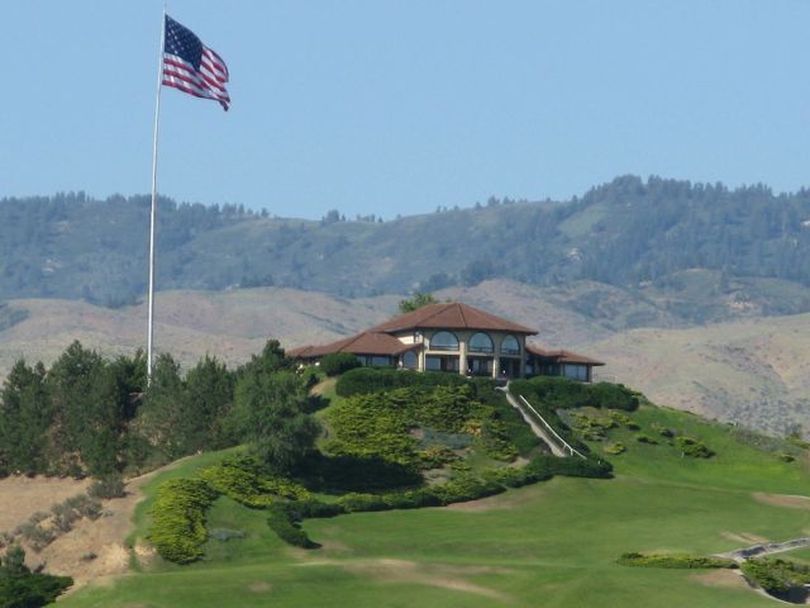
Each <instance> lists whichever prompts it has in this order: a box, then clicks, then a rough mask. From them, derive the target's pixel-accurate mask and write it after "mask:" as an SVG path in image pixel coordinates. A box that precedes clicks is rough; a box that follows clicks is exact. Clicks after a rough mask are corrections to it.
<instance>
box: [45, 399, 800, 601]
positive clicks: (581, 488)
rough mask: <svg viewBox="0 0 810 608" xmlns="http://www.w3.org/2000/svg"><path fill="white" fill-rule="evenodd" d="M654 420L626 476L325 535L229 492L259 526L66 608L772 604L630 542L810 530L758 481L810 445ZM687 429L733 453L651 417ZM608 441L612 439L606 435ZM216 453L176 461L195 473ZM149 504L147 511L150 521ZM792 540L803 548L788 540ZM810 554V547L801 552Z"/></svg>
mask: <svg viewBox="0 0 810 608" xmlns="http://www.w3.org/2000/svg"><path fill="white" fill-rule="evenodd" d="M632 417H633V418H634V419H635V420H636V421H637V423H638V424H640V425H641V426H642V430H641V431H630V430H627V429H617V430H614V431H611V437H610V439H609V441H614V440H619V441H622V442H623V443H625V445H627V447H628V451H627V452H625V453H624V454H622V455H619V456H616V457H614V458H612V459H611V460H612V461H613V462H614V464H615V466H616V473H617V476H616V478H615V479H612V480H592V479H572V478H555V479H553V480H551V481H549V482H545V483H540V484H537V485H534V486H531V487H527V488H523V489H520V490H512V491H509V492H507V493H505V494H503V495H500V496H496V497H493V498H489V499H486V500H483V501H479V502H476V503H474V504H472V505H457V506H454V507H449V508H432V509H422V510H417V511H391V512H384V513H362V514H353V515H344V516H340V517H337V518H334V519H322V520H307V521H306V522H305V524H304V526H305V528H306V530H307V531H308V532H309V534H310V536H311V537H312V538H313V540H316V541H318V542H320V543H322V544H323V547H322V548H321V549H317V550H313V551H304V550H299V549H293V548H291V547H289V546H287V545H284V544H283V543H282V542H281V541H279V540H278V538H276V537H275V536H274V535H273V534H272V533H271V532H270V531H269V529H268V528H267V525H266V524H265V514H264V513H263V512H261V511H250V510H248V509H245V508H244V507H241V506H239V505H238V504H237V503H235V502H233V501H231V500H229V499H227V498H221V499H219V500H218V501H217V502H216V503H215V505H214V508H213V509H212V511H211V512H210V515H209V522H208V525H209V529H214V528H228V529H237V530H241V531H243V532H245V533H246V538H244V539H231V540H229V541H227V542H221V541H214V540H210V541H209V543H208V547H207V558H206V560H205V561H203V562H200V563H197V564H192V565H190V566H182V567H180V566H173V565H170V564H166V563H163V562H156V563H154V564H152V565H151V566H147V567H145V568H144V571H143V572H140V573H133V574H132V575H129V576H125V577H122V578H120V579H118V580H117V581H116V582H115V583H114V584H112V585H108V586H98V587H89V588H86V589H83V590H80V591H78V592H77V593H75V594H73V595H71V596H69V597H67V598H65V599H64V600H62V601H60V604H61V605H62V606H64V607H66V608H76V607H80V608H85V607H91V606H97V607H105V608H107V607H121V608H124V607H129V608H134V607H136V606H138V607H140V608H147V607H158V606H160V607H167V608H168V607H185V606H188V607H192V606H193V607H195V608H198V607H207V606H211V607H218V608H219V607H222V606H233V607H237V606H239V607H241V606H256V607H262V606H268V607H269V606H273V607H283V606H295V607H298V606H351V607H352V608H363V607H366V606H368V607H378V606H391V607H395V606H398V607H407V606H418V607H420V608H424V607H428V606H437V607H442V608H445V607H453V606H459V607H462V606H463V607H473V608H474V607H477V606H482V607H484V606H487V607H489V606H526V607H529V606H531V607H535V606H544V607H557V606H559V607H572V608H573V607H577V608H578V607H582V606H599V607H608V608H609V607H614V606H615V607H618V606H631V605H643V606H647V607H655V606H662V607H663V606H666V607H667V608H671V607H673V606H675V607H677V606H689V607H702V606H706V607H726V606H741V607H743V606H772V605H773V600H769V599H767V598H764V597H762V596H760V595H757V594H756V593H754V592H752V591H751V590H749V589H748V588H747V587H746V586H745V584H744V583H742V582H741V581H740V580H739V579H738V578H737V577H736V575H735V574H733V573H730V572H726V571H722V572H708V571H683V570H659V569H651V568H629V567H623V566H619V565H617V564H616V563H615V560H616V558H617V557H618V556H619V554H621V553H623V552H626V551H641V552H653V551H678V552H689V553H714V552H719V551H726V550H730V549H733V548H737V547H740V546H744V545H746V544H750V543H746V542H744V541H741V540H740V539H739V537H736V538H735V535H746V534H747V535H756V536H759V537H764V538H768V539H773V540H785V539H788V538H793V537H797V536H802V535H805V534H808V533H810V511H808V510H803V509H797V508H787V507H779V506H774V505H773V504H766V503H764V502H762V501H760V500H757V499H756V498H755V497H754V496H753V492H778V493H786V494H808V495H810V473H808V467H807V465H806V463H805V461H804V459H800V460H799V461H797V462H793V463H785V462H782V461H780V460H779V459H778V458H777V457H776V456H775V455H774V454H770V453H765V452H762V451H759V450H756V449H754V448H753V447H750V446H749V445H746V444H743V443H741V442H739V441H736V440H735V439H734V437H733V436H732V434H731V432H730V430H729V429H728V427H725V426H720V425H713V424H708V423H705V422H703V421H701V420H700V419H699V418H697V417H694V416H690V415H686V414H683V413H681V412H676V411H673V410H662V409H657V408H650V407H645V408H643V409H642V410H640V411H639V412H637V413H635V414H633V415H632ZM653 421H656V422H658V423H659V424H664V425H666V426H669V427H672V428H675V429H677V430H678V431H679V432H681V433H685V434H688V435H690V436H693V437H695V438H698V439H700V440H702V441H704V442H705V443H706V444H707V445H708V446H709V447H710V448H712V449H713V450H715V451H716V452H717V455H716V456H715V457H714V458H712V459H708V460H696V459H690V458H681V456H680V453H679V452H678V450H677V449H676V448H675V447H673V446H669V445H667V444H666V443H661V444H659V445H656V446H648V445H643V444H639V443H637V442H636V441H635V439H634V437H635V435H637V434H638V433H639V432H641V433H645V434H648V435H652V432H651V431H650V430H649V425H650V424H651V423H652V422H653ZM591 445H592V446H593V448H594V449H596V450H599V449H601V444H600V443H593V444H591ZM216 457H217V455H204V456H202V457H199V458H196V459H191V460H188V461H186V462H184V463H183V464H182V465H181V467H179V468H177V469H175V470H173V471H170V472H168V473H165V474H163V475H161V476H159V477H158V478H156V479H155V480H154V481H152V482H151V483H150V484H149V486H148V487H147V494H148V495H151V493H152V492H153V491H154V486H155V485H156V483H158V482H159V481H161V480H163V479H165V478H166V477H167V476H178V475H187V474H189V473H190V472H191V471H192V469H193V468H194V467H198V466H201V465H200V463H201V461H204V463H208V462H210V461H211V460H213V459H215V458H216ZM145 509H146V506H144V507H143V508H141V509H140V510H139V513H138V515H137V523H138V530H137V531H136V535H137V534H142V533H143V530H144V525H145V522H146V518H145V515H144V514H145ZM786 555H789V554H786ZM800 555H801V556H802V557H804V556H805V555H810V554H808V553H807V552H803V553H802V552H797V557H798V556H800Z"/></svg>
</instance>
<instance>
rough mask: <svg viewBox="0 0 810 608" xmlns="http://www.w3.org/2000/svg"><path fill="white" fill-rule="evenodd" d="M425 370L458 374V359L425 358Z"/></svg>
mask: <svg viewBox="0 0 810 608" xmlns="http://www.w3.org/2000/svg"><path fill="white" fill-rule="evenodd" d="M425 368H426V369H427V370H428V371H434V372H458V357H447V356H444V357H441V356H435V355H434V356H427V357H425Z"/></svg>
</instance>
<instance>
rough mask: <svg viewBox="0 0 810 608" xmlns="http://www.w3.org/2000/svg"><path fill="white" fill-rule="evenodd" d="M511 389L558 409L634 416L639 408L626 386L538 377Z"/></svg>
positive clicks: (515, 382)
mask: <svg viewBox="0 0 810 608" xmlns="http://www.w3.org/2000/svg"><path fill="white" fill-rule="evenodd" d="M510 386H511V392H512V393H515V394H522V395H524V396H525V397H526V398H527V399H529V400H530V401H532V397H534V398H535V399H536V400H538V401H541V402H544V403H547V404H549V405H550V406H553V407H554V409H571V408H577V407H586V406H591V407H596V408H602V409H614V410H626V411H629V412H631V411H634V410H636V409H638V406H639V398H638V394H637V393H636V392H634V391H632V390H630V389H629V388H627V387H626V386H624V385H623V384H613V383H610V382H597V383H596V384H585V383H583V382H576V381H574V380H568V379H567V378H554V377H551V378H550V377H547V376H537V377H535V378H532V379H531V380H513V381H512V383H511V385H510ZM532 405H534V401H532Z"/></svg>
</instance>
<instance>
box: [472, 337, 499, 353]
mask: <svg viewBox="0 0 810 608" xmlns="http://www.w3.org/2000/svg"><path fill="white" fill-rule="evenodd" d="M468 350H469V351H470V352H471V353H487V354H489V353H493V352H495V345H494V344H492V338H490V337H489V335H488V334H485V333H477V334H475V335H473V336H472V337H471V338H470V343H469V348H468Z"/></svg>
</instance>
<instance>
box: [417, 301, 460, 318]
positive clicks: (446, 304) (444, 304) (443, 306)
mask: <svg viewBox="0 0 810 608" xmlns="http://www.w3.org/2000/svg"><path fill="white" fill-rule="evenodd" d="M436 303H437V304H438V305H439V306H440V307H441V308H439V309H437V310H436V312H434V313H433V314H430V315H428V316H426V317H424V318H422V321H421V322H422V323H424V322H425V321H427V320H428V319H432V318H433V317H435V316H436V315H438V314H440V313H443V312H444V311H445V310H447V309H448V308H450V307H451V306H452V305H453V304H456V303H457V302H436ZM417 310H418V309H417ZM414 312H416V311H414Z"/></svg>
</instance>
